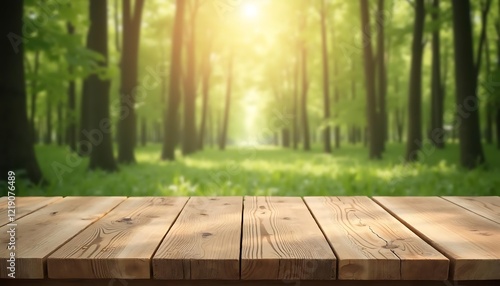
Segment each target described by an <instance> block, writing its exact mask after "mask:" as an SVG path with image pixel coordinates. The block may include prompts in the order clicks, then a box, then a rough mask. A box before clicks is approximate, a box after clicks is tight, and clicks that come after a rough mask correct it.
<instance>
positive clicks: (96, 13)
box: [84, 0, 117, 171]
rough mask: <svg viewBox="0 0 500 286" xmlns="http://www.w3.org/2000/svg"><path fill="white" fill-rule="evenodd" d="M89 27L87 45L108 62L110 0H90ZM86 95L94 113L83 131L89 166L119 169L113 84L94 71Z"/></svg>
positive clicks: (88, 80)
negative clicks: (113, 129) (112, 114)
mask: <svg viewBox="0 0 500 286" xmlns="http://www.w3.org/2000/svg"><path fill="white" fill-rule="evenodd" d="M89 11H90V27H89V31H88V36H87V48H88V49H89V50H92V51H95V52H97V53H100V54H101V55H102V56H103V57H104V60H103V61H102V62H100V63H99V64H100V65H101V66H102V67H107V65H108V30H107V27H108V24H107V23H108V20H107V1H102V0H90V8H89ZM84 86H85V88H84V93H85V94H84V97H87V98H88V100H89V106H90V107H91V110H92V112H91V114H90V117H89V121H90V122H89V123H90V124H89V127H90V128H89V130H84V131H85V132H84V133H85V136H86V137H87V138H86V140H87V142H89V143H90V144H91V145H89V146H88V147H89V148H90V149H92V152H91V154H90V164H89V169H90V170H95V169H102V170H105V171H116V170H117V166H116V162H115V159H114V158H113V146H112V142H111V130H110V128H111V122H110V113H109V89H110V86H111V83H110V81H109V80H108V79H101V78H99V76H98V75H97V74H91V75H90V76H88V77H87V78H86V79H85V82H84Z"/></svg>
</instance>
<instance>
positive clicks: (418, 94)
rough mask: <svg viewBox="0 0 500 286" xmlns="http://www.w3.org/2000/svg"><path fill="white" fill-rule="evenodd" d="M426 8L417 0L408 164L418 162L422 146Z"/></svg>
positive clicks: (407, 148)
mask: <svg viewBox="0 0 500 286" xmlns="http://www.w3.org/2000/svg"><path fill="white" fill-rule="evenodd" d="M424 19H425V7H424V0H416V5H415V24H414V27H413V43H412V54H411V55H412V56H411V68H410V88H409V92H408V94H409V99H408V111H409V112H408V115H409V117H408V139H407V142H406V156H405V159H406V162H414V161H418V155H419V154H418V152H419V151H420V149H421V146H422V111H421V105H422V56H423V42H422V38H423V34H424Z"/></svg>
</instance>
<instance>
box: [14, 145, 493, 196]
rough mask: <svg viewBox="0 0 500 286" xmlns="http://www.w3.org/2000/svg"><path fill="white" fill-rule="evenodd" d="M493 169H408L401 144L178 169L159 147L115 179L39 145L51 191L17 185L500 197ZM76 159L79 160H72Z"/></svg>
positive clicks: (97, 190) (450, 154)
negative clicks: (375, 153) (373, 152)
mask: <svg viewBox="0 0 500 286" xmlns="http://www.w3.org/2000/svg"><path fill="white" fill-rule="evenodd" d="M485 148H486V154H487V158H488V163H489V165H488V167H487V168H480V169H477V170H473V171H466V170H462V169H461V168H459V167H457V164H458V146H456V145H452V144H450V145H448V146H447V148H446V149H445V150H433V151H432V152H431V151H429V152H428V153H426V155H425V156H423V157H422V160H421V162H420V163H417V164H411V165H403V164H402V163H401V160H402V159H401V154H403V153H404V146H403V145H389V146H388V148H387V152H386V153H385V155H384V159H383V160H380V161H369V160H367V151H366V149H365V148H363V147H361V146H343V147H342V148H341V149H340V150H334V152H333V154H332V155H326V154H322V153H321V152H320V150H319V148H318V149H316V150H313V151H312V152H303V151H292V150H283V149H277V148H271V147H267V148H265V147H260V148H240V149H229V150H227V151H225V152H220V151H218V150H205V151H203V152H199V153H197V154H194V155H192V156H189V157H184V158H180V159H179V160H177V161H176V162H164V161H161V160H159V157H160V150H161V146H159V145H151V146H147V147H144V148H143V147H141V148H138V149H137V151H136V157H137V161H138V163H137V164H136V165H129V166H123V165H122V166H120V171H119V172H116V173H111V174H109V173H105V172H100V171H98V172H89V171H87V165H88V159H82V160H81V162H80V163H79V164H76V167H66V168H65V169H64V171H66V172H64V173H62V174H61V175H60V176H59V177H58V175H57V174H56V172H55V171H54V166H55V165H58V164H59V167H61V166H62V165H66V166H67V157H68V154H69V153H68V151H66V149H64V148H60V147H55V146H37V148H36V151H37V156H38V159H39V162H40V164H41V167H42V169H43V172H44V174H45V176H46V177H47V178H48V179H49V181H50V185H48V186H44V187H43V188H42V187H36V186H28V185H27V184H26V183H25V182H22V181H21V182H18V183H17V184H18V190H19V191H18V195H126V196H149V195H165V196H181V195H283V196H285V195H286V196H303V195H498V194H499V193H500V176H499V174H500V172H499V171H500V152H499V151H498V150H496V149H494V147H492V146H485ZM69 158H70V159H74V158H77V157H69Z"/></svg>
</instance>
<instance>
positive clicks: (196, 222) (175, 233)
mask: <svg viewBox="0 0 500 286" xmlns="http://www.w3.org/2000/svg"><path fill="white" fill-rule="evenodd" d="M242 200H243V199H242V197H192V198H191V199H190V200H189V202H188V203H187V204H186V207H185V208H184V210H183V211H182V212H181V214H180V215H179V218H178V219H177V221H176V223H175V224H174V225H173V226H172V229H171V230H170V231H169V233H168V234H167V236H166V237H165V239H164V241H163V242H162V244H161V245H160V247H159V248H158V251H157V252H156V254H155V255H154V257H153V275H154V277H155V278H156V279H221V280H224V279H239V271H240V268H239V263H240V262H239V257H240V240H241V217H242V203H243V202H242Z"/></svg>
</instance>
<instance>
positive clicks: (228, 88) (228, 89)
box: [219, 50, 234, 150]
mask: <svg viewBox="0 0 500 286" xmlns="http://www.w3.org/2000/svg"><path fill="white" fill-rule="evenodd" d="M233 57H234V54H233V51H232V50H231V51H230V52H229V58H228V63H227V81H226V103H225V107H224V117H223V119H222V123H221V124H222V128H221V132H220V137H219V149H220V150H224V149H225V148H226V143H227V129H228V126H229V111H230V109H231V93H232V88H233Z"/></svg>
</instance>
